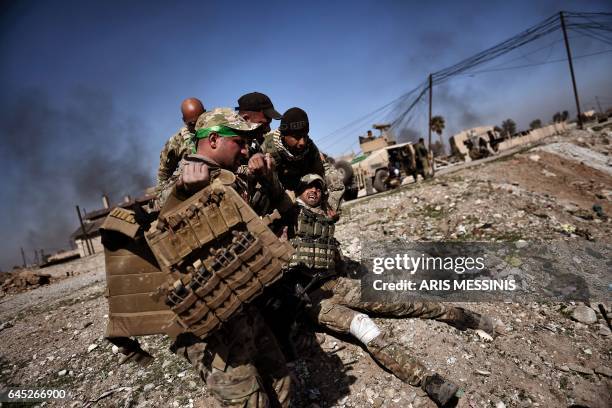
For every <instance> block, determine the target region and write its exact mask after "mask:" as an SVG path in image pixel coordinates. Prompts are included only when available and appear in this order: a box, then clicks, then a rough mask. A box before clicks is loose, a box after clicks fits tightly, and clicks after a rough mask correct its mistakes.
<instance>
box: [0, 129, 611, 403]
mask: <svg viewBox="0 0 612 408" xmlns="http://www.w3.org/2000/svg"><path fill="white" fill-rule="evenodd" d="M610 141H611V140H610V138H608V137H605V136H601V135H600V134H596V135H592V134H589V133H580V132H572V133H571V134H570V135H565V136H562V137H556V138H552V139H550V140H547V144H548V145H550V144H552V143H570V144H572V145H580V146H582V147H584V148H586V149H589V150H591V151H596V152H599V153H600V154H603V156H602V157H604V158H608V163H609V157H610V156H609V154H610V150H611V149H612V146H611V145H610ZM566 147H567V146H565V148H566ZM570 147H571V146H570ZM570 150H571V149H570ZM557 153H558V154H556V153H553V152H551V151H550V149H549V150H541V149H533V150H531V149H530V150H524V151H522V152H520V153H518V154H516V155H513V156H511V157H507V158H503V159H500V160H498V161H494V162H489V163H486V164H483V165H479V166H476V167H472V168H470V169H465V170H461V171H459V172H456V173H452V174H448V175H445V176H441V177H438V178H436V179H434V180H433V181H431V182H427V183H419V184H416V185H410V186H407V187H405V188H402V189H401V190H396V191H394V192H392V193H388V194H384V195H379V196H376V197H372V198H367V199H365V200H361V201H359V202H357V203H349V204H348V205H347V206H346V207H345V210H344V214H343V218H342V220H341V222H340V223H339V225H338V233H337V237H338V239H339V240H340V241H341V242H342V243H343V249H344V251H345V253H346V254H348V255H349V256H352V257H358V256H359V254H360V250H361V243H362V242H364V240H381V239H386V238H389V237H400V236H402V237H406V238H408V239H411V240H418V239H421V240H443V239H445V240H483V241H492V240H501V241H505V240H517V239H525V240H557V239H566V240H586V239H589V240H596V241H598V242H603V243H606V244H610V242H611V238H610V237H611V236H612V234H611V229H612V225H611V222H610V220H608V219H606V217H605V215H609V216H612V202H611V199H612V176H611V175H610V173H609V172H607V171H606V167H605V166H606V164H605V160H604V167H603V169H602V168H601V167H600V168H599V169H594V168H592V167H589V166H588V162H584V163H582V164H581V163H580V161H581V157H583V156H580V154H578V153H577V155H575V156H572V157H568V156H567V155H563V154H561V153H559V151H557ZM583 153H584V152H583ZM598 157H599V156H598ZM600 158H601V157H600ZM607 166H608V168H610V166H609V164H607ZM594 204H597V205H599V206H601V208H602V210H603V213H604V214H605V215H604V216H603V217H602V216H598V215H597V214H596V212H595V211H593V205H594ZM89 264H90V265H93V267H91V268H90V270H89V271H86V272H83V273H80V274H77V276H75V277H71V278H68V279H64V280H62V281H61V282H59V283H56V284H52V285H50V286H48V287H43V288H38V289H36V290H33V291H29V292H27V293H22V294H18V295H8V296H6V297H4V298H2V299H0V328H1V329H0V330H1V331H0V384H1V385H2V388H4V387H6V386H15V387H19V386H27V387H38V388H42V387H45V388H50V387H53V388H62V389H65V390H67V391H68V392H69V393H70V398H69V399H67V400H64V401H49V402H47V404H46V406H83V405H85V406H94V405H95V406H108V407H117V406H124V407H127V406H141V407H145V406H152V407H158V406H159V407H165V406H176V407H178V406H197V407H207V406H210V399H209V397H208V394H207V392H206V390H205V388H204V387H203V385H202V384H201V382H200V380H199V379H198V378H197V377H196V375H195V373H194V371H193V370H192V369H191V368H190V366H189V365H188V364H187V363H186V362H184V361H182V360H181V359H179V358H177V357H176V356H174V355H173V354H172V353H170V352H169V351H168V349H167V348H168V345H169V342H168V341H167V340H166V339H164V338H162V337H160V336H150V337H148V338H145V339H143V343H144V345H145V347H146V348H147V349H148V350H150V351H151V352H152V353H153V354H154V355H155V357H156V359H155V361H154V362H153V363H152V364H151V365H150V366H148V367H146V368H141V367H139V366H137V365H135V364H129V363H128V364H125V365H121V366H120V365H118V364H117V360H118V358H119V356H118V355H117V354H114V353H113V350H112V348H111V346H110V345H109V344H107V343H106V342H105V341H104V340H103V339H102V335H103V332H104V327H105V314H106V312H107V305H106V301H105V299H104V296H103V291H104V275H103V268H102V263H101V257H100V256H99V255H96V256H94V257H91V258H89ZM605 273H608V274H609V275H608V276H610V277H611V279H609V281H610V282H612V272H611V271H610V270H608V271H605ZM602 303H603V305H604V306H605V307H606V308H607V310H610V304H609V299H607V300H606V299H604V300H603V302H602ZM576 306H577V305H572V304H555V303H550V302H544V303H539V304H516V303H490V304H469V305H467V307H469V308H471V309H474V310H476V311H479V312H483V313H488V314H490V315H493V316H496V317H499V318H500V319H501V320H502V321H503V322H504V323H505V324H506V326H507V332H506V333H505V335H504V336H501V337H498V338H496V339H495V340H494V341H493V342H485V341H484V340H482V339H481V338H480V337H479V336H477V335H476V334H475V333H474V332H472V331H466V332H459V331H457V330H456V329H454V328H451V327H449V326H446V325H444V324H442V323H438V322H434V321H425V320H409V319H403V320H391V319H376V321H377V322H378V323H379V324H380V325H381V326H382V327H383V328H384V329H385V330H387V331H388V332H390V333H391V336H392V337H393V338H395V339H396V340H397V341H399V342H401V343H402V344H403V345H404V346H405V347H406V348H407V349H409V350H410V351H411V352H412V353H413V354H414V355H415V356H417V357H418V358H420V359H421V360H422V361H424V362H425V364H426V365H427V366H428V367H430V368H432V369H436V370H438V371H439V372H441V373H444V374H445V375H447V376H448V377H450V378H453V379H455V380H456V381H457V382H459V383H461V384H462V385H463V386H464V387H465V390H466V393H465V396H464V398H462V399H461V400H460V403H459V406H460V407H503V406H506V407H528V406H534V407H569V406H576V407H578V406H588V407H609V406H610V401H611V400H612V398H611V396H612V379H611V378H610V376H611V375H612V361H611V359H612V355H611V353H612V347H611V345H612V335H611V332H610V330H609V328H608V324H607V322H606V321H605V320H604V319H603V317H602V315H601V313H600V312H599V311H598V312H597V318H598V321H597V322H595V323H593V324H589V325H587V324H583V323H579V322H576V321H574V320H572V319H570V317H569V315H570V314H571V312H572V310H573V308H575V307H576ZM591 306H593V307H594V308H597V304H595V303H593V304H591ZM323 338H324V342H323V343H322V344H321V345H320V347H317V346H311V347H309V348H306V349H304V350H302V354H301V358H300V359H299V360H298V361H297V362H296V364H295V365H294V366H293V370H294V372H295V373H296V375H297V377H299V379H300V382H301V387H300V404H301V405H306V406H313V407H316V406H319V407H332V406H337V407H370V406H375V407H398V408H399V407H402V408H404V407H410V406H413V407H419V406H426V407H431V406H433V404H432V403H431V401H429V400H428V399H427V398H426V397H424V396H423V393H422V392H421V391H420V390H418V389H416V388H413V387H410V386H407V385H405V384H403V383H402V382H401V381H399V380H398V379H396V378H395V377H393V376H392V375H391V374H389V373H386V372H385V371H384V370H383V369H382V368H380V367H379V366H378V365H377V364H376V363H375V362H373V360H372V359H371V358H370V357H369V356H368V355H367V353H366V352H365V351H364V350H363V349H362V348H361V347H359V346H357V345H355V344H352V343H348V342H346V341H343V340H341V339H337V338H335V337H333V336H331V335H329V334H325V335H324V337H323Z"/></svg>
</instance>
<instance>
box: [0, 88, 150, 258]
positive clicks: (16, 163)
mask: <svg viewBox="0 0 612 408" xmlns="http://www.w3.org/2000/svg"><path fill="white" fill-rule="evenodd" d="M2 105H3V109H2V111H1V112H0V133H1V134H2V140H3V143H2V144H3V149H2V152H1V153H0V158H1V160H2V163H3V165H4V167H5V177H7V178H8V180H6V181H7V183H6V186H5V189H4V196H5V199H4V200H3V202H2V213H3V214H4V215H5V216H6V219H3V220H2V230H3V235H4V236H6V237H9V238H10V239H8V240H5V242H4V245H3V246H2V249H1V250H0V267H2V269H6V268H8V267H10V266H12V265H14V264H18V263H21V261H20V255H19V247H20V246H21V247H24V248H25V249H26V254H27V255H28V256H29V258H30V259H32V254H33V251H34V250H35V249H41V248H42V249H45V252H46V253H50V252H52V251H54V250H57V249H60V248H67V247H68V245H69V236H70V234H71V233H72V232H73V231H74V230H75V229H76V228H77V227H78V225H79V224H78V218H77V216H76V214H75V212H76V210H75V205H77V204H78V205H80V206H81V208H83V207H85V208H86V209H87V210H89V211H92V210H95V209H99V208H101V198H100V197H101V195H102V194H103V193H104V194H107V195H109V197H111V202H118V201H120V200H121V197H122V196H124V195H126V194H131V195H132V196H134V195H140V194H142V192H143V190H144V189H145V188H146V187H147V186H149V185H151V183H152V181H153V180H152V177H151V173H152V172H153V170H154V169H153V168H152V166H151V163H146V160H145V159H144V156H143V154H142V152H143V146H144V143H145V142H144V141H145V136H146V135H147V133H148V132H147V131H146V129H145V128H144V127H143V122H142V121H137V120H136V119H134V118H130V117H128V115H126V114H124V113H122V112H118V111H117V110H116V109H115V108H114V106H113V101H112V99H111V97H110V96H109V95H107V94H106V93H105V92H103V91H98V90H93V89H83V88H81V89H77V90H75V91H73V92H72V93H71V94H70V95H69V96H68V97H67V98H66V100H65V102H64V103H62V104H57V103H51V101H50V99H49V97H48V95H46V94H45V93H44V92H42V91H40V90H31V91H29V92H27V93H23V94H22V95H20V96H18V97H16V98H13V99H11V100H10V101H4V102H3V103H2ZM3 218H4V217H3Z"/></svg>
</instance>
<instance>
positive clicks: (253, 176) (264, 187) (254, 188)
mask: <svg viewBox="0 0 612 408" xmlns="http://www.w3.org/2000/svg"><path fill="white" fill-rule="evenodd" d="M247 174H248V178H249V190H250V194H249V195H250V204H251V206H252V207H253V209H254V210H255V212H257V213H258V214H260V215H263V214H266V213H270V212H272V211H273V210H274V209H277V210H278V211H279V212H280V213H281V214H282V213H284V212H286V211H288V210H289V209H290V208H291V206H293V200H291V198H290V197H289V195H288V194H287V192H286V191H285V189H284V187H283V186H282V184H281V182H280V180H279V178H278V174H277V172H276V170H275V163H274V159H272V157H271V155H270V154H265V155H264V154H261V153H260V154H257V155H255V156H253V157H251V159H250V160H249V165H248V169H247Z"/></svg>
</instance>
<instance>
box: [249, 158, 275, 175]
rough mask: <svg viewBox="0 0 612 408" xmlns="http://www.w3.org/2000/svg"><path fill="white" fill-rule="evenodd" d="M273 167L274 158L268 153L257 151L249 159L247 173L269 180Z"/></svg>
mask: <svg viewBox="0 0 612 408" xmlns="http://www.w3.org/2000/svg"><path fill="white" fill-rule="evenodd" d="M274 168H275V163H274V159H273V158H272V156H270V154H269V153H266V154H265V155H264V154H262V153H257V154H254V155H253V156H252V157H251V158H250V159H249V173H250V174H251V175H253V176H255V177H263V178H265V179H267V180H271V179H272V174H273V172H274Z"/></svg>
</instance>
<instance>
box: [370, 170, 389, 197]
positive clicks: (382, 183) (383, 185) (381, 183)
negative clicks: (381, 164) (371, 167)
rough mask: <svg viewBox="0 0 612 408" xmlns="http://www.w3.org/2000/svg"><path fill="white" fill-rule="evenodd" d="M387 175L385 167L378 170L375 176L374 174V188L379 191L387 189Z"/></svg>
mask: <svg viewBox="0 0 612 408" xmlns="http://www.w3.org/2000/svg"><path fill="white" fill-rule="evenodd" d="M388 177H389V172H388V171H387V170H386V169H382V170H378V171H377V172H376V176H374V183H373V184H372V185H373V186H374V189H375V190H376V191H378V192H379V193H381V192H383V191H387V190H388V189H389V188H388V187H387V178H388Z"/></svg>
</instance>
